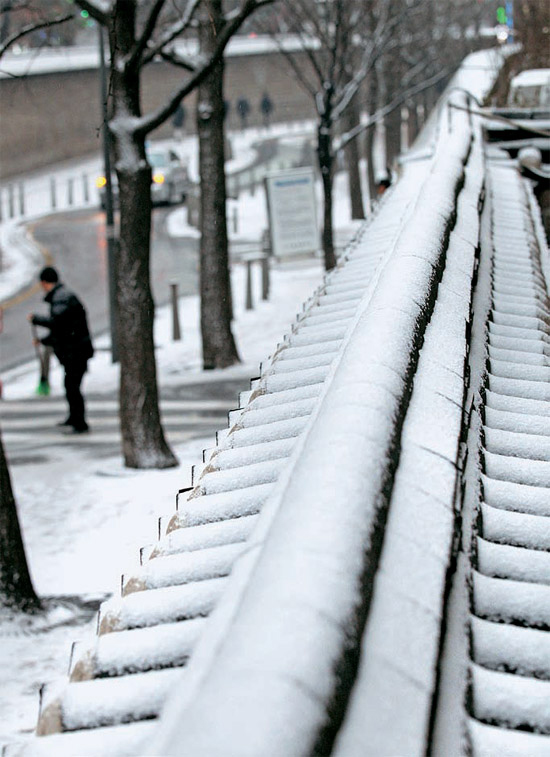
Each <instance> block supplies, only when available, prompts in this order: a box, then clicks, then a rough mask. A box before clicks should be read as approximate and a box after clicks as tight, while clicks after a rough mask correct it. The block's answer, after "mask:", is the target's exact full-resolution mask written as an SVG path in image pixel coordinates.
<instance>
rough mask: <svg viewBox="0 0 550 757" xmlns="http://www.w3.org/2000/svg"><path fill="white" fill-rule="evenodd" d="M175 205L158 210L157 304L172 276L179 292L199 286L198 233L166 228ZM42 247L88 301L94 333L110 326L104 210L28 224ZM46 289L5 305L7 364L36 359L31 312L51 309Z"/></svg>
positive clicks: (2, 358) (1, 348) (2, 340)
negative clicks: (184, 235) (188, 235)
mask: <svg viewBox="0 0 550 757" xmlns="http://www.w3.org/2000/svg"><path fill="white" fill-rule="evenodd" d="M172 210H173V208H156V209H155V210H154V212H153V234H152V243H151V280H152V288H153V297H154V299H155V303H156V304H157V305H162V304H164V303H166V302H168V300H169V296H170V282H172V281H176V282H177V283H178V288H179V293H180V295H189V294H194V293H196V292H197V291H198V245H197V241H196V240H193V239H174V238H172V237H169V236H168V234H167V233H166V219H167V216H168V214H169V213H170V212H171V211H172ZM29 231H30V233H32V235H33V237H34V239H35V240H36V242H38V244H39V245H40V246H41V248H42V252H43V254H44V261H45V264H46V263H47V264H51V265H54V266H55V267H56V268H57V269H58V270H59V272H60V274H61V276H62V278H63V280H64V281H65V282H66V284H67V285H68V286H69V287H70V288H71V289H73V290H74V291H75V292H76V294H78V296H79V297H80V298H81V300H82V301H83V303H84V305H85V307H86V310H87V312H88V320H89V323H90V328H91V330H92V333H93V334H99V333H101V332H104V331H105V330H107V329H108V328H109V308H108V296H107V249H106V242H105V216H104V214H103V213H102V212H100V211H99V210H97V211H94V210H82V211H73V212H68V213H56V214H54V215H51V216H48V217H46V218H42V219H40V220H39V221H36V222H35V223H34V224H32V225H29ZM42 299H43V293H42V290H41V289H40V288H39V287H38V285H37V284H36V283H35V282H33V283H32V285H31V286H29V288H28V289H27V290H26V291H24V292H22V293H20V295H19V296H18V297H16V298H14V301H12V303H9V304H8V307H6V308H5V309H4V314H3V315H4V325H3V332H2V334H1V335H0V362H1V367H2V370H6V369H8V368H12V367H14V366H16V365H19V364H21V363H23V362H25V361H27V360H30V359H33V357H34V348H33V346H32V342H31V333H30V327H29V324H28V322H27V315H28V313H30V312H43V313H47V312H48V307H47V305H45V304H44V303H43V302H42Z"/></svg>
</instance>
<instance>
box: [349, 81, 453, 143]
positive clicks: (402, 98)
mask: <svg viewBox="0 0 550 757" xmlns="http://www.w3.org/2000/svg"><path fill="white" fill-rule="evenodd" d="M449 73H450V71H449V69H443V70H442V71H439V72H438V73H437V74H435V75H434V76H432V77H430V78H429V79H426V80H425V81H423V82H421V83H420V84H417V85H416V86H414V87H410V89H407V90H406V91H405V92H402V93H401V94H400V95H399V96H398V97H396V98H394V99H393V100H392V101H391V102H390V103H388V104H387V105H384V107H383V108H379V109H378V110H377V111H375V112H374V113H373V114H372V115H371V116H369V117H368V120H367V121H365V122H363V123H360V124H357V126H355V127H354V128H353V129H351V130H350V131H348V132H347V133H346V134H343V135H342V136H341V137H340V139H339V140H338V142H336V143H335V144H334V152H335V153H336V152H338V151H339V150H343V149H344V148H345V147H347V145H349V143H350V142H351V141H352V140H353V139H356V138H357V137H358V136H359V135H360V134H362V133H363V132H364V131H365V129H368V128H369V126H372V124H374V123H376V122H377V121H381V120H382V119H383V118H385V117H386V116H387V115H389V114H390V113H393V111H394V110H396V108H399V107H400V106H401V105H402V104H403V103H404V102H406V101H407V100H408V99H409V98H410V97H414V95H417V94H419V93H420V92H423V91H424V90H425V89H429V88H430V87H433V86H434V85H435V84H437V83H438V82H439V81H441V79H444V78H445V77H446V76H448V75H449Z"/></svg>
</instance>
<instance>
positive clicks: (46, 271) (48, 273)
mask: <svg viewBox="0 0 550 757" xmlns="http://www.w3.org/2000/svg"><path fill="white" fill-rule="evenodd" d="M40 281H46V282H47V283H48V284H57V282H58V281H59V276H58V274H57V271H56V270H55V268H52V267H51V265H47V266H46V267H45V268H43V269H42V270H41V271H40Z"/></svg>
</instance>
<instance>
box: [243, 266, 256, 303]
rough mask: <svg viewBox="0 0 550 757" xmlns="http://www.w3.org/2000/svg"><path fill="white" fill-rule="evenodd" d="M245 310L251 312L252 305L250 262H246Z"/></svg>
mask: <svg viewBox="0 0 550 757" xmlns="http://www.w3.org/2000/svg"><path fill="white" fill-rule="evenodd" d="M244 306H245V308H246V309H247V310H252V308H253V307H254V303H253V302H252V261H251V260H247V261H246V301H245V305H244Z"/></svg>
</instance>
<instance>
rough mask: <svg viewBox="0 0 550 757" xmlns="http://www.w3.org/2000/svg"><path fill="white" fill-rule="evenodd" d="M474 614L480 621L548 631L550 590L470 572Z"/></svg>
mask: <svg viewBox="0 0 550 757" xmlns="http://www.w3.org/2000/svg"><path fill="white" fill-rule="evenodd" d="M473 592H474V612H475V613H476V615H478V616H479V617H481V618H486V619H487V620H494V621H504V622H506V623H519V624H522V625H529V626H533V627H535V628H550V586H544V585H542V584H531V583H524V582H521V581H511V580H509V579H502V578H492V577H490V576H484V575H483V574H482V573H479V572H478V571H474V572H473Z"/></svg>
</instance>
